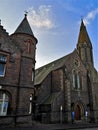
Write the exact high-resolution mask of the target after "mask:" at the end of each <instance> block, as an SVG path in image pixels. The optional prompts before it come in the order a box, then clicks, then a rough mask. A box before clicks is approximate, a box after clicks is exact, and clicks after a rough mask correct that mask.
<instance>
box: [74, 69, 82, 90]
mask: <svg viewBox="0 0 98 130" xmlns="http://www.w3.org/2000/svg"><path fill="white" fill-rule="evenodd" d="M72 88H73V89H78V90H80V89H81V78H80V74H79V73H76V72H75V70H74V71H73V72H72Z"/></svg>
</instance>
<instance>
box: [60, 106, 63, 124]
mask: <svg viewBox="0 0 98 130" xmlns="http://www.w3.org/2000/svg"><path fill="white" fill-rule="evenodd" d="M62 110H63V107H62V105H61V106H60V123H61V124H62Z"/></svg>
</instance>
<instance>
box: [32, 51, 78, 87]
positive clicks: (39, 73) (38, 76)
mask: <svg viewBox="0 0 98 130" xmlns="http://www.w3.org/2000/svg"><path fill="white" fill-rule="evenodd" d="M73 53H76V50H75V51H73V52H72V53H70V54H68V55H66V56H64V57H62V58H60V59H57V60H55V61H53V62H51V63H49V64H47V65H45V66H42V67H41V68H38V69H36V71H35V82H34V84H35V85H38V84H41V83H42V81H43V80H44V79H45V78H46V77H47V75H48V74H49V73H50V72H51V71H53V70H56V69H58V68H61V67H62V66H63V65H64V64H65V62H66V61H67V60H69V58H70V56H71V55H73Z"/></svg>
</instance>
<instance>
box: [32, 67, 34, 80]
mask: <svg viewBox="0 0 98 130" xmlns="http://www.w3.org/2000/svg"><path fill="white" fill-rule="evenodd" d="M32 81H34V69H33V68H32Z"/></svg>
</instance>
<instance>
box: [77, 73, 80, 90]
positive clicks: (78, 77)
mask: <svg viewBox="0 0 98 130" xmlns="http://www.w3.org/2000/svg"><path fill="white" fill-rule="evenodd" d="M77 85H78V89H80V76H79V75H77Z"/></svg>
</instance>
